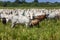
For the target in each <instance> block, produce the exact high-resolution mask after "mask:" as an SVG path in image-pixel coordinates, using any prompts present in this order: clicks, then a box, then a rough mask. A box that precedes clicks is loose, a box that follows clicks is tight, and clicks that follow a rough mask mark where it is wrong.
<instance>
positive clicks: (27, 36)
mask: <svg viewBox="0 0 60 40" xmlns="http://www.w3.org/2000/svg"><path fill="white" fill-rule="evenodd" d="M10 26H11V23H8V24H7V25H3V24H2V23H1V22H0V40H60V20H52V19H51V20H47V19H46V20H43V21H42V22H40V28H37V27H33V28H26V27H25V26H24V27H23V26H22V25H16V27H15V28H11V27H10Z"/></svg>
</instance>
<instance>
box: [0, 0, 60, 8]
mask: <svg viewBox="0 0 60 40" xmlns="http://www.w3.org/2000/svg"><path fill="white" fill-rule="evenodd" d="M0 7H60V2H55V3H51V2H38V0H34V1H33V2H26V0H15V1H14V2H10V1H7V2H3V1H0Z"/></svg>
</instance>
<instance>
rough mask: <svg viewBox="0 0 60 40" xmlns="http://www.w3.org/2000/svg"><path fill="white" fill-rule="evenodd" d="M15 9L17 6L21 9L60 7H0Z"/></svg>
mask: <svg viewBox="0 0 60 40" xmlns="http://www.w3.org/2000/svg"><path fill="white" fill-rule="evenodd" d="M6 8H8V9H15V8H18V9H19V8H20V9H28V8H29V9H32V8H35V9H41V8H46V9H54V8H55V9H59V8H60V7H0V9H6Z"/></svg>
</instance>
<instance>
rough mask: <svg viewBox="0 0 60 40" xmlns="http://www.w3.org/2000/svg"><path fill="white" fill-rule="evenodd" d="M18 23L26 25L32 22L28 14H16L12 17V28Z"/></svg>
mask: <svg viewBox="0 0 60 40" xmlns="http://www.w3.org/2000/svg"><path fill="white" fill-rule="evenodd" d="M17 23H20V24H25V25H26V27H27V26H28V25H29V23H30V19H29V18H28V17H26V16H22V15H19V16H14V17H13V18H12V26H11V27H12V28H13V27H14V26H15V24H17Z"/></svg>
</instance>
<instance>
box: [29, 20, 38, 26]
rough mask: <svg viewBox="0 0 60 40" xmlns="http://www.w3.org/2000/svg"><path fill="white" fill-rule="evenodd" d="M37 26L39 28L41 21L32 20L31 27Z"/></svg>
mask: <svg viewBox="0 0 60 40" xmlns="http://www.w3.org/2000/svg"><path fill="white" fill-rule="evenodd" d="M36 25H37V26H38V27H39V19H34V20H31V22H30V26H36Z"/></svg>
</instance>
